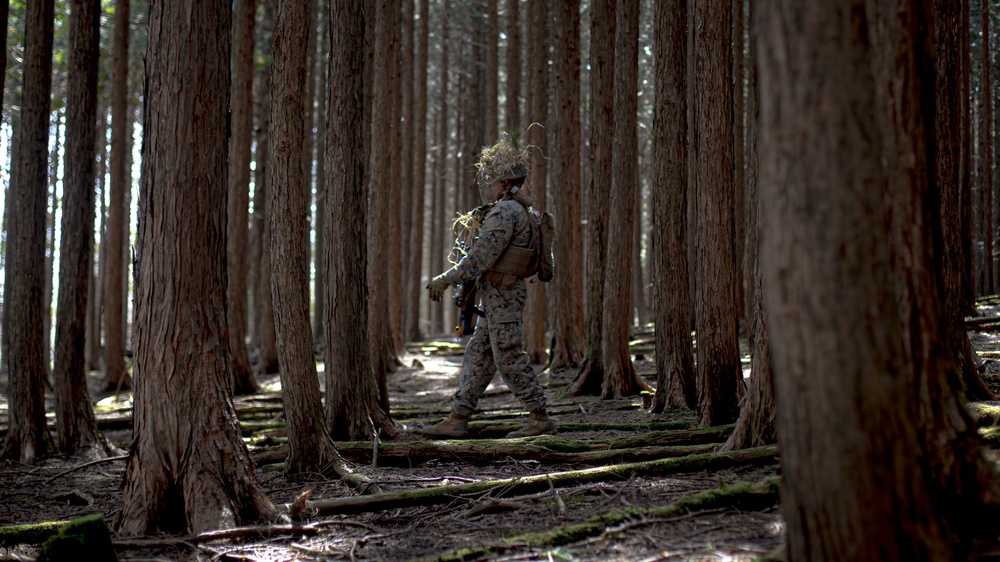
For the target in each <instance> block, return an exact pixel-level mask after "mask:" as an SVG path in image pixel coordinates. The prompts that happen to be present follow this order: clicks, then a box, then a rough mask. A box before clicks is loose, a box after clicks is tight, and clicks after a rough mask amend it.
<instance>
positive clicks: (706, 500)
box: [428, 477, 780, 562]
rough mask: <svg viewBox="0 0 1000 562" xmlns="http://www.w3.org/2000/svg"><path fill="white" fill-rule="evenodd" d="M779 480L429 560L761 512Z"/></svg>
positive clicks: (725, 489) (729, 488) (593, 519)
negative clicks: (635, 524)
mask: <svg viewBox="0 0 1000 562" xmlns="http://www.w3.org/2000/svg"><path fill="white" fill-rule="evenodd" d="M779 480H780V479H779V478H778V477H772V478H767V479H765V480H761V481H759V482H742V483H739V484H734V485H732V486H725V487H722V488H717V489H714V490H705V491H703V492H698V493H696V494H692V495H689V496H685V497H683V498H681V499H680V500H678V501H676V502H674V503H671V504H668V505H665V506H658V507H652V508H648V509H630V510H627V511H624V512H621V511H609V512H607V513H603V514H600V515H595V516H593V517H591V518H590V519H588V520H587V521H586V522H584V523H576V524H572V525H563V526H560V527H554V528H552V529H548V530H546V531H539V532H534V533H526V534H521V535H514V536H510V537H507V538H504V539H502V540H501V541H500V542H498V543H497V544H492V545H486V546H482V547H474V548H462V549H457V550H452V551H448V552H445V553H443V554H441V555H438V556H435V557H433V558H430V559H428V560H434V561H439V562H451V561H456V560H478V559H481V558H484V557H492V556H495V555H496V554H498V553H501V552H504V551H509V550H512V549H527V548H536V547H553V546H559V545H564V544H570V543H574V542H577V541H581V540H584V539H587V538H590V537H595V536H597V535H600V534H601V533H602V532H604V530H605V529H607V528H608V527H611V526H614V525H620V524H622V523H624V522H626V521H629V520H634V519H639V518H654V517H656V518H666V517H675V516H678V515H684V514H687V513H697V512H699V511H707V510H711V509H719V508H732V509H739V510H741V511H761V510H764V509H768V508H770V507H773V506H774V505H775V504H777V503H778V499H779Z"/></svg>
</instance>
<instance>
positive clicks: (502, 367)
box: [452, 279, 545, 416]
mask: <svg viewBox="0 0 1000 562" xmlns="http://www.w3.org/2000/svg"><path fill="white" fill-rule="evenodd" d="M479 294H480V296H481V298H482V300H481V301H480V307H481V308H482V309H483V312H484V313H485V314H486V318H480V319H479V323H478V325H477V326H476V331H475V332H473V334H472V339H470V340H469V343H468V345H466V347H465V357H464V358H463V360H462V370H461V372H460V374H459V382H458V391H457V392H455V396H454V402H453V404H452V411H454V412H455V413H458V414H462V415H465V416H468V415H471V414H472V412H474V411H475V409H476V405H477V404H478V403H479V399H480V398H481V397H482V395H483V392H484V391H485V390H486V387H487V386H489V384H490V381H492V380H493V375H495V374H496V372H497V371H499V372H500V376H501V377H502V378H503V381H504V382H505V383H506V384H507V387H508V388H510V390H511V392H513V393H514V396H516V397H517V398H518V400H520V401H521V404H523V405H524V407H525V408H526V409H527V410H528V411H529V412H530V411H533V410H539V409H542V408H544V407H545V391H544V390H543V389H542V385H541V384H539V383H538V375H536V374H535V370H534V368H532V366H531V359H529V358H528V354H527V353H525V351H524V346H523V344H522V341H523V336H522V328H521V322H522V316H523V314H524V301H525V300H526V299H527V297H528V289H527V286H526V285H525V283H524V280H523V279H519V280H518V281H517V283H516V284H515V285H514V286H513V287H510V288H507V287H501V286H498V285H494V284H493V283H490V282H488V281H482V282H481V283H480V285H479Z"/></svg>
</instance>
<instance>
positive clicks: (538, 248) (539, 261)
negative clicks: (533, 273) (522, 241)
mask: <svg viewBox="0 0 1000 562" xmlns="http://www.w3.org/2000/svg"><path fill="white" fill-rule="evenodd" d="M528 217H529V222H530V223H531V230H532V234H533V235H534V239H535V255H536V267H537V269H538V271H537V274H538V280H539V281H543V282H545V283H548V282H549V281H552V277H553V275H555V263H554V262H553V260H552V243H553V242H554V241H555V237H556V219H555V217H553V216H552V213H550V212H548V211H546V212H544V213H542V214H541V215H539V214H538V213H531V212H529V213H528Z"/></svg>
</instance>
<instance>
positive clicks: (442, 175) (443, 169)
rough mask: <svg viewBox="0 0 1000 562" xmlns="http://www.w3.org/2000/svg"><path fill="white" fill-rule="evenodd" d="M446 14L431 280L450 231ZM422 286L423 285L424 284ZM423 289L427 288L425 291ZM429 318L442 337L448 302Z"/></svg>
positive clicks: (445, 15)
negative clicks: (448, 220) (448, 212)
mask: <svg viewBox="0 0 1000 562" xmlns="http://www.w3.org/2000/svg"><path fill="white" fill-rule="evenodd" d="M441 11H442V14H441V20H442V21H441V63H440V66H439V67H438V68H439V70H440V72H441V74H440V78H439V82H438V84H439V87H440V88H441V91H440V94H439V100H438V107H439V109H438V116H437V119H438V122H437V126H438V128H437V135H436V142H437V150H436V151H435V161H434V170H435V172H434V176H435V178H434V180H435V181H434V186H433V189H434V192H433V193H432V194H431V200H432V211H431V228H430V230H431V233H430V238H431V247H430V255H429V256H428V257H429V258H430V264H429V273H428V277H431V276H434V275H437V274H438V272H440V271H444V270H445V265H444V264H445V259H444V256H445V249H444V248H445V232H446V231H447V230H446V229H447V228H448V227H447V225H446V224H445V222H446V220H445V218H444V217H445V211H444V210H445V200H446V199H447V190H448V181H447V180H448V136H449V135H448V85H449V82H450V78H449V72H450V70H451V67H450V59H449V52H450V49H449V47H448V45H449V44H450V42H451V41H450V36H451V9H450V3H449V2H448V0H445V1H444V3H443V4H442V9H441ZM421 285H422V284H421ZM421 289H423V287H421ZM427 302H428V306H429V307H430V308H429V311H428V317H429V319H430V326H431V333H432V334H442V333H444V331H445V328H444V304H445V303H444V302H434V301H432V300H430V299H428V301H427Z"/></svg>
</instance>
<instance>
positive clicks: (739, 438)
mask: <svg viewBox="0 0 1000 562" xmlns="http://www.w3.org/2000/svg"><path fill="white" fill-rule="evenodd" d="M750 9H751V10H753V6H751V7H750ZM756 43H757V39H756V38H754V37H753V36H751V37H750V53H751V55H753V54H754V53H755V52H756V50H757V47H756ZM755 58H756V57H755V56H751V57H750V58H749V59H748V60H750V61H753V60H755ZM749 70H750V72H749V80H748V86H749V87H748V88H747V90H748V93H749V95H748V96H747V150H746V156H747V206H746V211H747V220H746V223H747V230H746V235H747V240H746V245H745V247H746V259H745V260H744V262H743V263H745V264H746V270H745V274H744V277H743V279H744V281H745V292H746V303H747V338H748V339H749V343H750V384H749V386H748V388H747V392H746V395H745V396H744V398H743V404H742V406H741V408H740V417H739V419H738V420H736V428H735V429H733V434H732V435H731V436H730V437H729V439H728V440H727V441H726V443H725V444H724V445H723V446H722V447H721V448H720V450H721V451H730V450H734V449H746V448H749V447H760V446H762V445H770V444H773V443H774V442H775V441H776V440H777V438H778V436H777V428H776V427H775V422H774V420H775V404H774V371H773V369H772V368H771V348H770V346H771V344H770V337H769V335H768V330H767V321H766V319H765V317H764V286H763V284H762V283H761V272H760V236H759V234H760V197H759V196H758V191H757V139H758V136H757V95H758V94H757V66H756V65H755V64H754V63H753V62H751V63H750V68H749Z"/></svg>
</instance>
